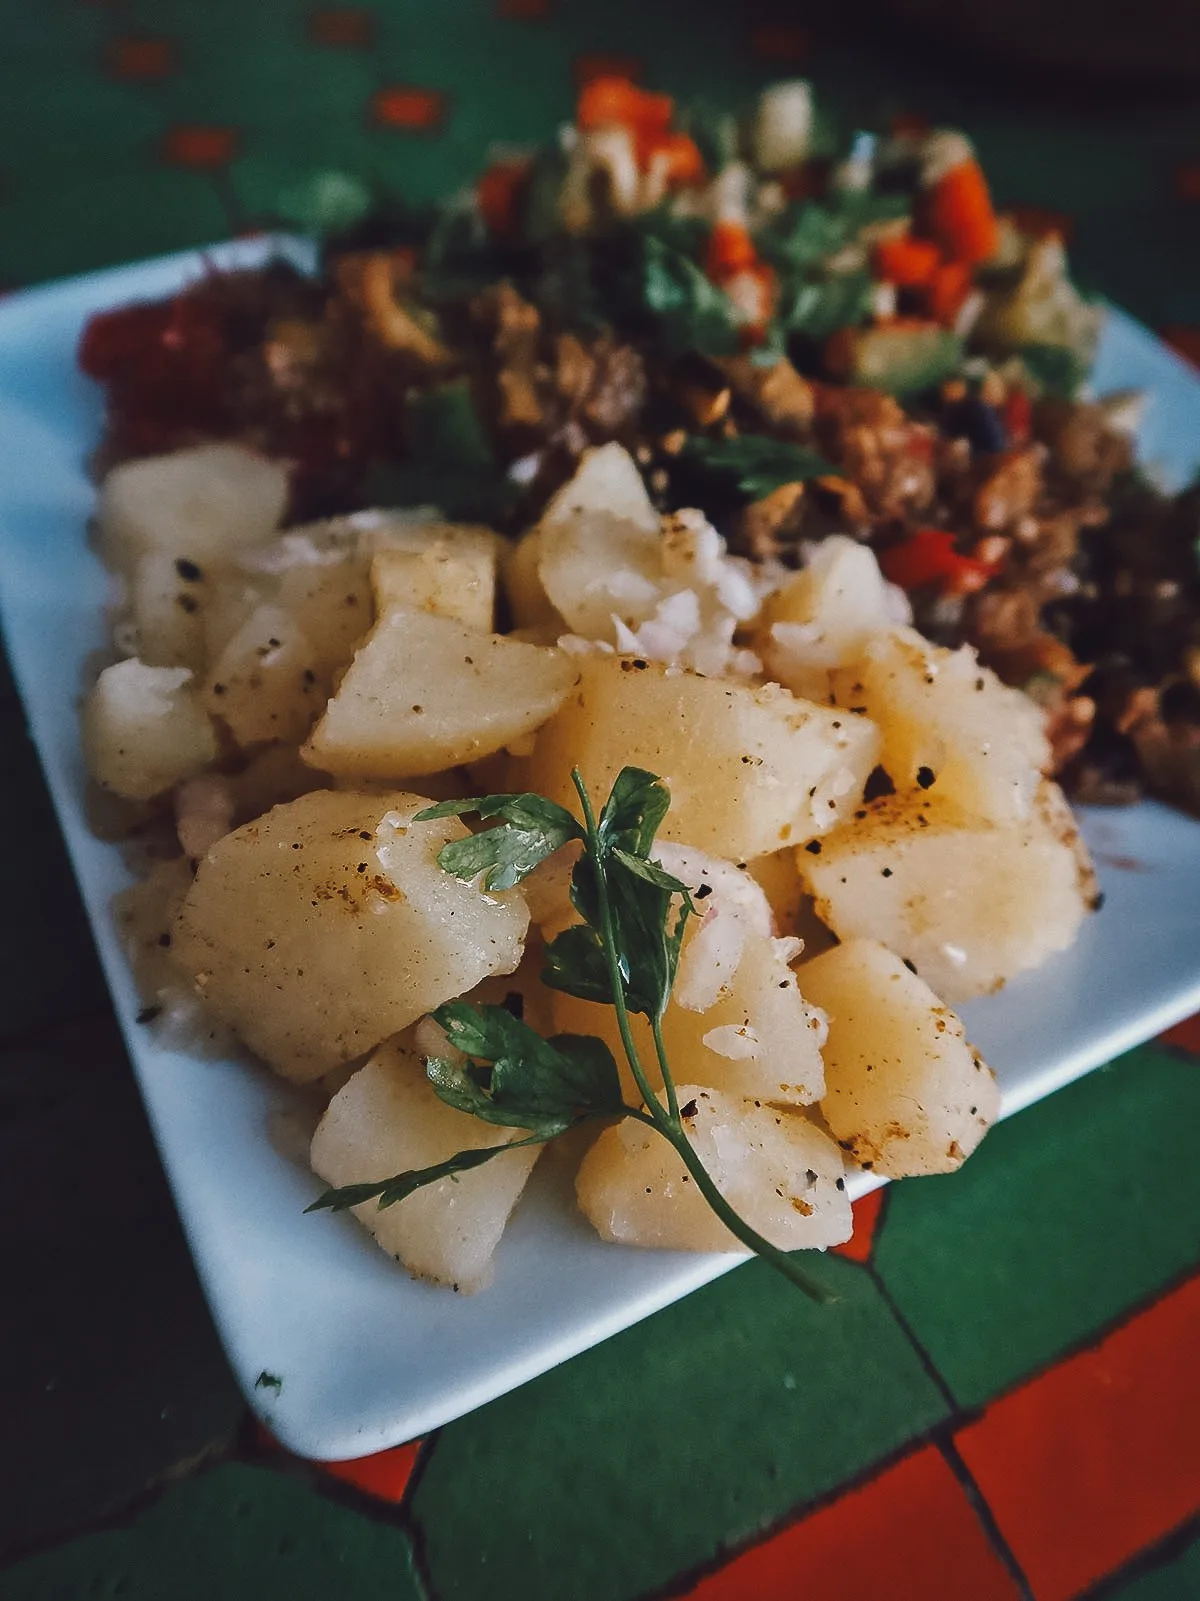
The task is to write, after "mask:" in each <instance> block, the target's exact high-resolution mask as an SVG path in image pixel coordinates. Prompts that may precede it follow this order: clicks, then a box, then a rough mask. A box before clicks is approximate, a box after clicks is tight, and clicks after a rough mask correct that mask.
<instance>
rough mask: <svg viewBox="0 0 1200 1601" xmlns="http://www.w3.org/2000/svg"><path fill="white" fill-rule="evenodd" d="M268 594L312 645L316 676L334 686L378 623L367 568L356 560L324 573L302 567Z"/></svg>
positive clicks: (285, 575)
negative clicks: (373, 626)
mask: <svg viewBox="0 0 1200 1601" xmlns="http://www.w3.org/2000/svg"><path fill="white" fill-rule="evenodd" d="M268 593H269V596H270V599H271V601H272V602H273V604H274V605H275V606H277V607H278V608H279V609H280V610H281V611H284V612H286V613H287V615H288V616H289V617H290V618H291V619H292V622H293V626H294V627H295V628H296V629H297V630H298V631H299V632H300V633H302V634H303V635H304V637H305V639H306V640H307V641H308V647H309V653H310V656H311V658H312V659H311V660H310V662H309V663H308V665H309V667H310V668H311V670H312V671H313V672H314V673H315V674H316V676H317V678H318V679H319V680H320V681H321V682H322V683H324V684H327V685H332V684H333V683H334V682H336V680H337V677H338V675H339V674H340V673H343V672H344V671H345V670H346V668H347V667H348V666H349V665H350V661H351V659H352V657H353V655H354V652H355V650H356V649H357V648H358V646H359V645H360V644H361V643H362V641H363V640H364V639H365V638H366V636H367V634H368V633H369V632H370V629H371V625H372V623H373V622H374V621H375V606H374V602H373V600H372V597H371V580H370V570H369V568H368V566H367V564H366V562H365V561H364V560H359V559H358V558H352V559H350V560H347V561H339V562H332V563H330V564H329V565H328V566H320V567H312V566H309V565H307V564H303V563H297V564H296V565H295V566H294V567H289V568H287V569H285V571H283V572H281V573H280V574H279V575H278V577H277V579H276V582H275V584H274V587H273V589H272V590H270V591H268Z"/></svg>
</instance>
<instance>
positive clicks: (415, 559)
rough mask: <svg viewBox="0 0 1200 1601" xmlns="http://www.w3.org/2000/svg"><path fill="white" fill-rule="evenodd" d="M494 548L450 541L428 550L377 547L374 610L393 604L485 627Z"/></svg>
mask: <svg viewBox="0 0 1200 1601" xmlns="http://www.w3.org/2000/svg"><path fill="white" fill-rule="evenodd" d="M496 565H497V563H496V552H495V549H494V548H488V547H486V546H485V547H470V548H466V549H457V550H456V549H455V548H454V547H453V545H452V544H451V543H450V542H449V541H445V542H435V543H433V544H431V545H430V546H429V548H428V549H427V550H421V551H412V550H381V551H379V552H378V553H377V554H376V555H375V556H374V557H373V558H372V560H371V589H372V591H373V592H374V596H375V611H376V615H378V616H382V614H383V613H384V612H385V611H390V610H391V609H392V608H393V607H396V606H399V607H403V608H405V609H406V610H409V611H427V612H432V613H433V614H434V616H435V617H449V618H452V619H453V620H454V621H455V622H459V623H465V624H466V626H467V627H468V628H478V629H480V630H482V631H483V632H485V633H486V632H489V631H490V630H491V629H492V627H493V626H494V623H495V612H496Z"/></svg>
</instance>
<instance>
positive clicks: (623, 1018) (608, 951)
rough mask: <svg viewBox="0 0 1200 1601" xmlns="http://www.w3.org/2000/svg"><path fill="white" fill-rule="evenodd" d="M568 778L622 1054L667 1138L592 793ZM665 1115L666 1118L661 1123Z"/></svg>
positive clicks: (670, 1130) (669, 1130)
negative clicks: (630, 996)
mask: <svg viewBox="0 0 1200 1601" xmlns="http://www.w3.org/2000/svg"><path fill="white" fill-rule="evenodd" d="M571 782H572V783H573V784H574V786H575V792H576V794H577V795H578V796H579V804H580V806H582V808H583V823H584V827H585V828H586V830H587V845H588V852H589V854H590V855H591V858H592V867H593V870H594V872H595V874H596V899H597V902H598V903H599V910H600V943H601V944H602V946H603V947H604V962H605V966H606V967H607V968H608V982H609V986H610V988H611V990H612V999H613V1007H614V1009H615V1010H616V1014H617V1028H618V1029H619V1030H620V1033H621V1044H622V1046H623V1047H624V1049H625V1057H626V1060H627V1061H628V1063H629V1071H630V1072H631V1073H632V1074H633V1078H634V1082H635V1083H636V1085H637V1087H638V1089H639V1091H640V1092H641V1096H642V1099H643V1100H644V1101H645V1103H646V1105H647V1107H648V1108H649V1109H650V1117H651V1119H652V1121H653V1122H654V1125H655V1127H656V1128H658V1129H661V1130H662V1131H663V1132H664V1133H666V1134H667V1135H668V1138H670V1137H671V1136H672V1135H673V1134H674V1133H675V1132H676V1131H677V1130H678V1129H679V1127H680V1124H679V1115H678V1108H676V1110H675V1114H674V1118H673V1119H672V1116H671V1114H670V1113H669V1112H667V1111H665V1110H664V1108H663V1105H662V1102H661V1101H660V1100H659V1098H658V1096H657V1095H655V1093H654V1091H653V1090H652V1089H651V1088H650V1080H649V1079H648V1078H647V1077H646V1070H645V1068H644V1067H643V1066H642V1059H641V1057H640V1055H639V1054H638V1048H637V1042H636V1041H635V1040H634V1037H633V1025H632V1023H631V1022H630V1018H629V1009H628V1007H627V1006H626V1005H625V985H624V980H623V978H622V976H621V965H620V963H619V961H618V960H617V942H616V936H615V934H614V932H613V921H612V906H611V904H610V902H609V898H608V881H607V879H606V878H605V876H604V853H603V851H602V850H601V847H600V835H599V831H598V829H597V828H596V814H595V813H594V812H593V811H592V802H591V797H590V796H589V795H588V792H587V785H586V784H585V783H584V782H583V774H582V773H581V772H580V771H579V769H578V767H574V768H572V769H571ZM664 1119H667V1120H668V1121H667V1122H665V1123H664V1121H663V1120H664Z"/></svg>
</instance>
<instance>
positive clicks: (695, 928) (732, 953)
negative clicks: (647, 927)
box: [539, 844, 825, 1106]
mask: <svg viewBox="0 0 1200 1601" xmlns="http://www.w3.org/2000/svg"><path fill="white" fill-rule="evenodd" d="M564 854H565V853H564ZM655 854H656V857H657V858H658V860H659V861H660V862H661V864H662V866H663V867H664V868H665V869H666V870H667V872H669V873H672V874H673V875H674V876H675V877H677V878H678V879H679V880H680V882H681V883H684V884H686V885H688V887H689V888H690V889H691V890H692V892H693V894H695V893H697V892H698V893H699V895H700V900H699V901H698V903H697V904H698V905H699V906H700V907H701V908H702V909H703V911H704V918H703V921H700V920H697V919H693V920H691V921H690V922H689V923H688V926H687V930H686V932H685V934H684V941H683V950H682V952H681V955H680V961H679V969H678V973H677V975H676V982H675V986H674V992H673V994H672V998H671V1001H670V1003H669V1004H668V1006H667V1010H666V1013H665V1014H664V1016H663V1022H662V1035H663V1044H664V1046H665V1049H666V1055H667V1061H668V1063H669V1064H670V1067H671V1073H672V1077H673V1078H675V1079H677V1080H678V1079H683V1080H686V1081H688V1082H690V1083H701V1084H706V1085H708V1087H709V1088H710V1089H717V1090H721V1091H722V1092H723V1093H725V1094H727V1095H732V1096H735V1097H744V1098H745V1099H747V1100H760V1101H775V1102H779V1103H780V1104H782V1105H788V1106H805V1105H808V1104H809V1103H810V1102H812V1101H815V1100H818V1099H819V1098H820V1096H821V1095H822V1094H823V1093H824V1087H825V1073H824V1068H823V1065H822V1062H821V1043H822V1041H823V1040H824V1038H825V1025H824V1019H823V1018H822V1017H821V1015H820V1013H819V1012H817V1011H815V1010H814V1009H813V1008H812V1007H810V1006H809V1005H808V1004H807V1002H806V1000H805V998H804V997H803V996H802V995H801V993H800V990H799V989H798V988H797V985H796V978H795V975H794V973H793V972H792V970H791V968H790V967H789V966H788V959H789V957H790V956H791V954H792V951H793V949H794V942H792V941H784V940H778V939H775V938H774V937H773V935H772V932H771V910H770V907H769V905H768V904H767V901H766V897H765V896H764V895H763V894H762V891H761V890H760V889H759V887H758V885H757V884H755V883H754V882H753V880H752V879H751V878H750V877H749V876H748V875H747V874H746V873H744V872H741V871H740V870H739V869H738V868H737V867H735V866H734V865H733V863H732V862H723V861H721V860H719V859H718V858H716V857H712V856H708V855H706V854H705V853H704V852H701V851H696V850H693V849H692V848H691V847H689V846H678V845H669V844H664V845H662V846H660V847H658V849H657V850H656V852H655ZM563 865H564V867H565V866H566V863H564V864H563ZM545 888H546V885H545V884H544V883H543V884H542V885H539V890H542V891H544V890H545ZM563 894H564V899H565V883H564V885H563ZM540 898H541V900H542V903H543V904H542V906H541V907H540V908H539V909H540V910H541V912H542V914H543V916H544V917H546V918H547V919H548V921H549V923H550V926H551V927H552V928H553V929H554V930H557V929H558V928H559V927H563V926H565V925H566V924H567V923H568V922H575V921H578V919H577V917H575V916H574V915H573V914H569V915H561V916H559V915H555V911H554V904H553V901H551V900H550V898H549V897H548V896H546V895H545V894H542V895H541V897H540ZM548 931H549V930H548ZM550 1005H551V1013H552V1015H553V1018H554V1027H555V1029H556V1030H558V1031H559V1032H561V1033H566V1034H595V1035H596V1036H597V1037H598V1038H600V1039H603V1040H604V1041H605V1043H606V1044H607V1045H608V1047H609V1049H610V1050H611V1051H612V1053H613V1055H614V1057H615V1058H616V1060H617V1063H618V1065H619V1066H620V1068H621V1076H622V1084H623V1085H624V1088H625V1094H626V1099H627V1100H628V1101H629V1103H630V1104H631V1105H637V1104H638V1093H637V1088H636V1085H635V1083H634V1080H633V1076H632V1073H631V1072H630V1071H629V1070H628V1068H627V1067H626V1065H625V1056H624V1051H623V1048H622V1043H621V1036H620V1031H619V1029H618V1027H617V1018H616V1013H615V1011H614V1010H613V1008H612V1007H611V1006H601V1005H599V1004H597V1003H595V1002H592V1001H582V1000H578V999H576V998H575V997H574V996H571V995H564V994H561V993H560V992H557V991H551V992H550ZM633 1034H634V1040H635V1043H636V1045H637V1048H638V1054H639V1056H640V1059H641V1062H642V1065H643V1067H644V1068H645V1070H646V1073H647V1077H648V1079H649V1082H650V1084H651V1087H652V1088H654V1089H658V1088H659V1087H660V1086H661V1084H662V1075H661V1072H660V1071H659V1068H658V1064H657V1056H656V1053H655V1048H654V1040H653V1035H652V1033H651V1030H650V1025H649V1023H648V1022H647V1021H646V1020H645V1018H642V1017H637V1018H634V1020H633Z"/></svg>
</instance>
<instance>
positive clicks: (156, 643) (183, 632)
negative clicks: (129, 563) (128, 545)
mask: <svg viewBox="0 0 1200 1601" xmlns="http://www.w3.org/2000/svg"><path fill="white" fill-rule="evenodd" d="M211 587H212V586H211V582H210V578H209V574H208V573H206V571H205V570H204V569H203V568H202V567H200V566H199V565H198V564H197V563H196V562H192V561H188V560H186V559H185V558H182V557H176V556H164V555H162V554H160V553H159V552H158V551H147V552H145V553H144V554H142V555H140V556H138V557H137V558H136V559H135V561H134V562H133V567H132V571H131V573H130V575H129V619H130V622H131V623H132V627H133V640H132V643H133V645H134V653H135V655H136V656H137V657H138V659H139V661H144V662H145V663H146V664H147V665H148V666H150V667H188V668H190V669H191V670H192V671H193V672H200V671H202V670H203V667H204V654H205V649H204V647H205V610H206V607H207V603H208V599H209V595H210V592H211Z"/></svg>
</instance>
